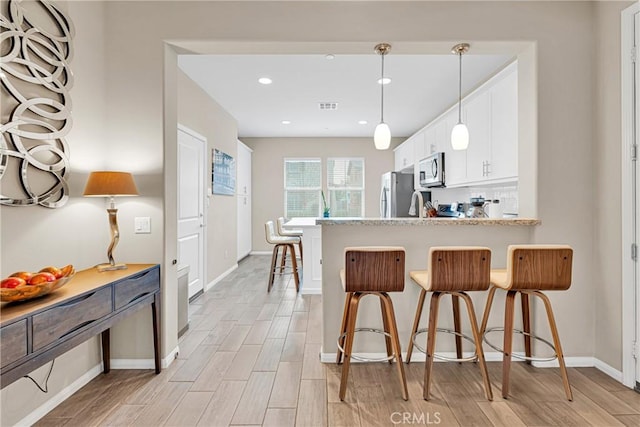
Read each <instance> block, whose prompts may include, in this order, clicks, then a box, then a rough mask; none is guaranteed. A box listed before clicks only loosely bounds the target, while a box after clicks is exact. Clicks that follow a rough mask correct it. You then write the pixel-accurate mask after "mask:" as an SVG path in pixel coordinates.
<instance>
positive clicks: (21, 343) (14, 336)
mask: <svg viewBox="0 0 640 427" xmlns="http://www.w3.org/2000/svg"><path fill="white" fill-rule="evenodd" d="M26 355H27V320H26V319H25V320H21V321H19V322H16V323H12V324H11V325H8V326H5V327H4V328H2V329H0V366H1V367H5V366H6V365H8V364H9V363H11V362H15V361H16V360H18V359H20V358H21V357H22V356H26Z"/></svg>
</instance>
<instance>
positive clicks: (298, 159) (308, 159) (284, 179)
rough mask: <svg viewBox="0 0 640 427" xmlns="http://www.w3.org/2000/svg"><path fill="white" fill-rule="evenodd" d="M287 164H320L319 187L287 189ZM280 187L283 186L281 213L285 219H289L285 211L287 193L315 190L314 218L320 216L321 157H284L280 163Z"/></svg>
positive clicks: (321, 188) (321, 189)
mask: <svg viewBox="0 0 640 427" xmlns="http://www.w3.org/2000/svg"><path fill="white" fill-rule="evenodd" d="M287 162H318V163H319V164H320V169H319V170H320V185H319V186H318V187H287ZM282 174H283V177H282V185H283V193H284V194H283V203H284V205H283V212H284V216H285V218H289V212H288V210H287V191H292V190H303V191H310V190H317V191H318V211H317V212H316V213H315V217H316V218H318V217H321V216H322V191H323V187H322V158H321V157H285V158H284V159H283V161H282Z"/></svg>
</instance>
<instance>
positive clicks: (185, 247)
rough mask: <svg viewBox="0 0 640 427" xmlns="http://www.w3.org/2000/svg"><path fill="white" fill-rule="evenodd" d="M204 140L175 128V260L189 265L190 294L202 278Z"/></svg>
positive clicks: (201, 287) (199, 289)
mask: <svg viewBox="0 0 640 427" xmlns="http://www.w3.org/2000/svg"><path fill="white" fill-rule="evenodd" d="M206 146H207V141H206V139H205V138H204V137H202V136H200V135H198V134H196V133H195V132H192V131H190V130H188V129H186V128H184V127H182V126H181V127H180V128H179V129H178V262H179V263H180V264H188V265H189V298H191V297H193V296H194V295H196V294H197V293H198V292H202V291H203V290H204V282H205V277H206V276H205V262H204V260H205V236H206V235H205V212H204V210H205V203H204V201H205V197H206V194H205V190H204V189H205V188H206V187H205V176H206V174H205V160H206V154H205V153H206V151H205V147H206Z"/></svg>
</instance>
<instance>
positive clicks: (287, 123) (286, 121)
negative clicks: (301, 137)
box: [280, 120, 291, 125]
mask: <svg viewBox="0 0 640 427" xmlns="http://www.w3.org/2000/svg"><path fill="white" fill-rule="evenodd" d="M280 123H282V124H283V125H290V124H291V120H283V121H281V122H280Z"/></svg>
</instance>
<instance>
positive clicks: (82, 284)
mask: <svg viewBox="0 0 640 427" xmlns="http://www.w3.org/2000/svg"><path fill="white" fill-rule="evenodd" d="M147 305H151V317H152V323H153V350H154V356H155V370H156V374H158V373H160V370H161V366H160V266H159V265H157V264H129V265H128V268H127V269H126V270H116V271H105V272H102V273H99V272H98V271H97V270H96V269H95V268H91V269H87V270H83V271H79V272H77V273H76V275H75V276H74V277H73V279H71V280H70V281H69V283H67V284H66V285H65V286H63V287H62V288H60V289H58V290H56V291H54V292H52V293H51V294H49V295H46V296H44V297H41V298H36V299H33V300H30V301H24V302H12V303H2V305H0V383H1V387H0V388H4V387H6V386H7V385H9V384H11V383H13V382H14V381H16V380H18V379H19V378H21V377H23V376H24V375H26V374H28V373H30V372H32V371H33V370H35V369H37V368H39V367H40V366H42V365H44V364H45V363H47V362H49V361H51V360H53V359H55V358H56V357H58V356H60V355H61V354H63V353H65V352H67V351H69V350H70V349H72V348H73V347H75V346H77V345H78V344H81V343H82V342H84V341H86V340H87V339H89V338H91V337H93V336H95V335H97V334H101V338H102V363H103V369H104V373H108V372H109V371H110V329H109V328H111V326H113V325H114V324H115V323H117V322H118V321H119V320H121V319H122V318H124V317H127V316H129V315H131V314H133V313H134V312H136V311H138V310H139V309H141V308H143V307H145V306H147Z"/></svg>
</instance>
